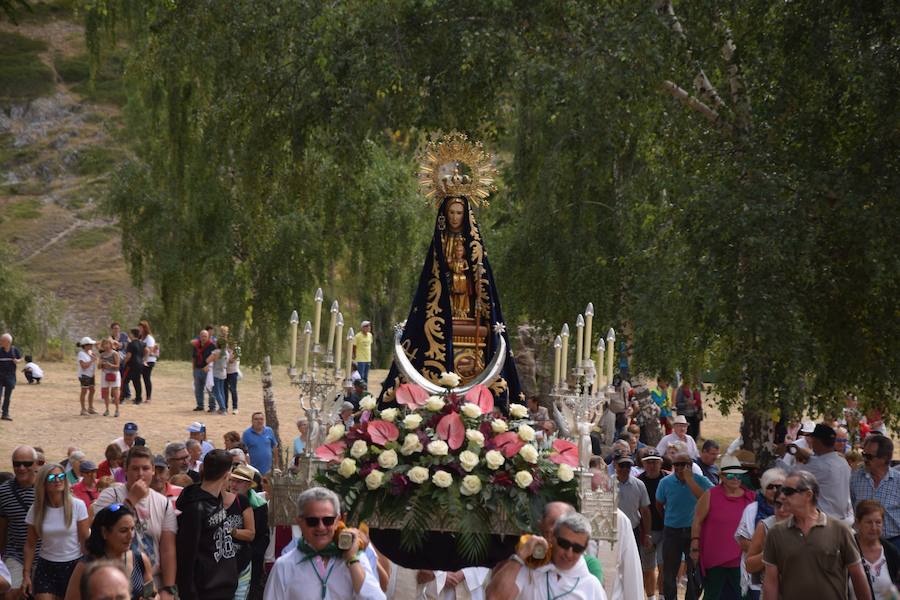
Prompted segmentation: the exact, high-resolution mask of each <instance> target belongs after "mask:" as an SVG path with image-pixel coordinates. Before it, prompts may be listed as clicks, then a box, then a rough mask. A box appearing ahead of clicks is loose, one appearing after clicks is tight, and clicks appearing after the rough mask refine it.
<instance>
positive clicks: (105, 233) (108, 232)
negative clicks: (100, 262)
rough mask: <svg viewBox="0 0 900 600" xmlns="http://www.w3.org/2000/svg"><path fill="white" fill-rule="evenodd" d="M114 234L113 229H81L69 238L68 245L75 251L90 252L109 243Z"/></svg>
mask: <svg viewBox="0 0 900 600" xmlns="http://www.w3.org/2000/svg"><path fill="white" fill-rule="evenodd" d="M114 234H115V230H114V229H113V228H112V227H94V228H90V229H80V230H78V231H76V232H75V233H74V234H72V235H71V236H70V237H69V239H68V241H67V242H66V245H67V246H69V248H72V249H73V250H90V249H91V248H96V247H97V246H99V245H100V244H104V243H106V242H108V241H109V240H110V239H111V238H112V237H113V235H114Z"/></svg>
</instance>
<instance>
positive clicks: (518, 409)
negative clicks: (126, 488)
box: [509, 404, 528, 419]
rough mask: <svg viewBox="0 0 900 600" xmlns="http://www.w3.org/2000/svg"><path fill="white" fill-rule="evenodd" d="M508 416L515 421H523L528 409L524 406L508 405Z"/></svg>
mask: <svg viewBox="0 0 900 600" xmlns="http://www.w3.org/2000/svg"><path fill="white" fill-rule="evenodd" d="M509 415H510V416H511V417H514V418H516V419H524V418H525V417H527V416H528V409H527V408H526V407H525V405H524V404H510V405H509Z"/></svg>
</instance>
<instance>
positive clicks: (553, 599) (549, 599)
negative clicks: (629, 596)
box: [323, 571, 581, 600]
mask: <svg viewBox="0 0 900 600" xmlns="http://www.w3.org/2000/svg"><path fill="white" fill-rule="evenodd" d="M544 579H545V580H546V582H547V600H558V599H559V598H563V597H565V596H568V595H569V594H571V593H572V592H574V591H575V588H577V587H578V582H579V581H581V577H576V578H575V583H574V584H573V585H572V587H570V588H569V589H568V590H566V591H565V592H563V593H562V594H558V595H556V596H552V595H551V594H550V571H547V572H546V573H544ZM323 598H324V596H323Z"/></svg>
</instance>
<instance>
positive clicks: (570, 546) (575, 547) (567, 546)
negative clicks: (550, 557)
mask: <svg viewBox="0 0 900 600" xmlns="http://www.w3.org/2000/svg"><path fill="white" fill-rule="evenodd" d="M556 545H557V546H559V547H560V548H562V549H563V550H571V551H572V552H574V553H575V554H581V553H582V552H584V551H585V550H587V546H582V545H581V544H576V543H575V542H573V541H570V540H567V539H566V538H564V537H559V536H556Z"/></svg>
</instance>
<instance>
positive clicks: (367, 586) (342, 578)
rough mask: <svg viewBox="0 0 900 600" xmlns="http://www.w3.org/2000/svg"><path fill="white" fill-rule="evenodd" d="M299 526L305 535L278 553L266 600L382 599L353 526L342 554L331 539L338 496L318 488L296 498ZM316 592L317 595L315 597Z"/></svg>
mask: <svg viewBox="0 0 900 600" xmlns="http://www.w3.org/2000/svg"><path fill="white" fill-rule="evenodd" d="M297 509H298V517H297V524H298V525H299V526H300V531H301V533H302V534H303V537H302V538H301V539H300V540H298V542H297V543H296V545H295V547H294V548H293V549H292V550H290V551H289V552H287V553H286V554H282V555H281V557H279V559H278V560H276V561H275V565H274V566H273V567H272V572H271V573H270V574H269V580H268V582H267V583H266V591H265V595H264V598H265V600H305V599H307V598H321V599H322V600H350V599H351V598H353V599H359V600H385V595H384V592H382V591H381V587H380V586H379V585H378V578H377V577H376V576H375V575H374V574H373V573H372V570H371V569H370V568H369V565H368V560H367V559H366V557H365V554H364V552H362V551H361V549H360V541H361V539H362V538H361V535H360V532H359V531H358V530H356V529H353V528H345V529H343V530H342V531H341V533H342V534H343V533H344V532H347V533H349V534H350V535H351V536H352V541H351V543H350V544H349V547H348V548H347V549H346V550H341V549H340V548H338V545H337V542H336V541H335V532H336V531H337V525H338V521H339V519H340V514H341V501H340V499H339V498H338V496H337V494H335V493H334V492H332V491H331V490H327V489H325V488H321V487H314V488H309V489H308V490H306V491H304V492H303V493H301V494H300V496H299V498H298V499H297ZM316 592H319V593H316Z"/></svg>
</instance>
